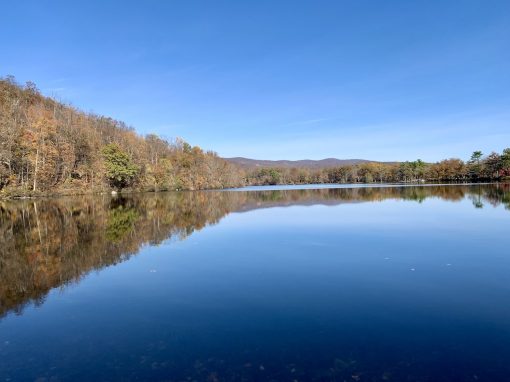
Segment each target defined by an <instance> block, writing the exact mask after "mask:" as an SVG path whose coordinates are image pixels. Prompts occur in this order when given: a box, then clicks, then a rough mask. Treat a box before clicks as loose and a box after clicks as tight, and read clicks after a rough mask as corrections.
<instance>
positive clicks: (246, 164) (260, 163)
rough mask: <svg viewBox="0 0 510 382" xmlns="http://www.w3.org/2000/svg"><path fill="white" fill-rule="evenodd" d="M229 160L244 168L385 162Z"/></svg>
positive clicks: (330, 165)
mask: <svg viewBox="0 0 510 382" xmlns="http://www.w3.org/2000/svg"><path fill="white" fill-rule="evenodd" d="M223 159H225V160H226V161H227V162H230V163H233V164H235V165H238V166H240V167H243V168H257V167H279V168H292V167H300V168H310V169H317V168H330V167H340V166H349V165H356V164H360V163H370V162H376V163H383V162H377V161H371V160H366V159H337V158H326V159H320V160H312V159H302V160H263V159H250V158H243V157H234V158H223Z"/></svg>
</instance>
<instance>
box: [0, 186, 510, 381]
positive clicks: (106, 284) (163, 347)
mask: <svg viewBox="0 0 510 382" xmlns="http://www.w3.org/2000/svg"><path fill="white" fill-rule="evenodd" d="M509 207H510V188H509V187H508V185H492V186H488V185H483V186H433V187H387V188H358V189H348V188H347V189H346V188H343V189H321V190H284V191H260V192H257V191H250V192H239V191H236V192H216V191H214V192H194V193H162V194H156V195H153V194H148V195H138V196H132V197H129V198H125V199H122V198H120V199H116V200H111V199H110V198H100V197H90V198H88V197H87V198H67V199H58V200H44V201H42V200H38V201H35V202H34V201H24V202H10V203H1V204H0V241H1V244H2V245H1V246H0V248H1V249H0V276H1V278H0V298H1V300H0V301H1V305H0V308H1V311H0V312H1V314H2V315H3V318H1V320H0V357H1V360H2V361H1V362H0V376H1V378H3V379H0V380H9V379H10V380H12V381H17V380H36V379H38V378H39V381H44V380H47V381H54V380H55V381H58V380H63V381H68V380H73V381H76V380H84V381H86V380H149V379H152V380H166V381H184V380H197V381H220V380H245V381H267V380H275V381H293V380H298V381H301V380H302V381H305V380H316V381H343V380H347V381H358V380H359V381H379V380H381V381H385V380H388V381H404V380H412V381H495V380H500V381H502V380H505V378H507V377H508V375H510V374H509V372H510V366H508V358H509V356H510V304H509V296H510V283H509V282H508V273H509V270H510V257H509V256H508V244H507V242H508V232H509V228H510V210H509Z"/></svg>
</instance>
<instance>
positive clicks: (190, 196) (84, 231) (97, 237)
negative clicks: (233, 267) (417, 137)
mask: <svg viewBox="0 0 510 382" xmlns="http://www.w3.org/2000/svg"><path fill="white" fill-rule="evenodd" d="M427 198H440V199H442V200H446V201H460V200H463V199H466V198H468V199H470V200H472V203H473V206H474V207H476V208H483V207H484V206H485V205H487V204H490V205H493V206H498V205H500V204H503V205H504V207H505V208H507V209H510V185H479V186H430V187H429V186H428V187H383V188H352V189H349V188H342V189H318V190H286V191H251V192H221V191H220V192H217V191H214V192H205V191H204V192H184V193H160V194H143V195H133V196H129V197H122V198H115V199H111V198H110V197H76V198H61V199H50V200H30V201H19V202H0V317H1V316H4V315H5V314H7V313H8V312H11V311H13V312H16V313H18V314H20V313H21V312H22V311H23V308H24V307H25V306H26V305H27V304H31V303H33V304H35V305H39V304H42V303H43V302H44V299H45V296H46V295H47V294H48V292H49V291H50V290H51V289H53V288H56V287H61V286H65V285H67V284H69V283H73V282H78V281H79V280H80V278H81V277H83V276H84V275H86V274H87V273H89V272H90V271H93V270H100V269H102V268H104V267H107V266H110V265H114V264H117V263H119V262H122V261H125V260H127V259H129V257H130V256H132V255H134V254H136V253H137V252H138V251H139V249H140V247H141V246H143V245H145V244H150V245H157V244H159V243H161V242H162V241H164V240H167V239H169V238H178V239H181V240H182V239H185V238H186V237H188V236H189V235H191V234H192V233H193V232H194V231H196V230H201V229H202V228H204V227H205V226H207V225H211V224H215V223H217V222H219V221H220V220H221V219H222V218H223V217H224V216H226V215H227V214H229V213H231V212H243V211H249V210H253V209H258V208H271V207H277V206H292V205H313V204H325V205H337V204H342V203H360V202H377V201H384V200H387V199H396V200H408V201H416V202H422V201H423V200H425V199H427Z"/></svg>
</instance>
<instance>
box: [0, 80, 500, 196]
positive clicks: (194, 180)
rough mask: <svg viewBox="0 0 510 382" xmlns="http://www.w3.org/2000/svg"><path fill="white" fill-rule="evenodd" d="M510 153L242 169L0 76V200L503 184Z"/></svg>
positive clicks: (195, 147)
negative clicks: (315, 186) (257, 188)
mask: <svg viewBox="0 0 510 382" xmlns="http://www.w3.org/2000/svg"><path fill="white" fill-rule="evenodd" d="M509 176H510V148H508V149H505V150H503V152H502V153H496V152H492V153H490V154H488V155H484V154H483V153H482V152H481V151H475V152H473V153H472V155H471V157H470V158H469V160H467V161H463V160H461V159H459V158H451V159H445V160H442V161H439V162H437V163H426V162H424V161H422V160H420V159H418V160H415V161H412V162H409V161H407V162H400V163H398V162H393V163H381V162H363V163H358V164H352V165H344V166H336V167H328V168H314V169H310V168H297V167H296V168H288V167H287V168H274V167H271V168H266V167H255V168H243V167H240V166H238V165H236V164H235V163H230V162H228V161H227V160H225V159H223V158H220V157H219V156H218V155H217V154H216V153H215V152H212V151H203V150H202V149H201V148H200V147H197V146H191V145H190V144H189V143H187V142H185V141H184V140H182V139H180V138H176V139H174V140H166V139H164V138H162V137H160V136H158V135H155V134H149V135H146V136H141V135H139V134H137V133H136V132H135V130H134V129H133V128H132V127H130V126H128V125H126V124H125V123H124V122H121V121H117V120H115V119H112V118H108V117H104V116H100V115H96V114H93V113H85V112H83V111H81V110H79V109H77V108H75V107H73V106H70V105H66V104H63V103H62V102H58V101H56V100H54V99H52V98H49V97H45V96H43V95H42V94H41V93H40V92H39V90H38V89H37V87H36V86H35V84H34V83H32V82H28V83H27V84H25V85H23V86H22V85H20V84H18V83H17V82H16V81H15V79H14V77H9V76H8V77H5V78H0V197H9V196H30V195H42V194H79V193H91V192H107V191H109V190H112V189H113V190H121V189H129V190H136V191H160V190H201V189H219V188H229V187H238V186H245V185H272V184H310V183H373V182H425V181H427V182H444V181H448V182H471V181H493V180H503V179H508V177H509Z"/></svg>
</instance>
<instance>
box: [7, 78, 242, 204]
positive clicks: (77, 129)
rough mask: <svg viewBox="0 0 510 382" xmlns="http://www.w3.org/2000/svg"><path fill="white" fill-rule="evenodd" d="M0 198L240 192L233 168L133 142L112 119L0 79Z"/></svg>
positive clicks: (152, 142)
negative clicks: (133, 191) (119, 192)
mask: <svg viewBox="0 0 510 382" xmlns="http://www.w3.org/2000/svg"><path fill="white" fill-rule="evenodd" d="M0 138H1V139H0V190H2V192H3V193H5V194H9V193H11V194H23V195H27V194H28V195H30V194H38V193H50V192H54V193H79V192H91V191H96V192H99V191H106V190H109V189H110V188H114V189H122V188H131V189H136V190H170V189H172V190H175V189H188V190H197V189H206V188H225V187H233V186H239V185H241V184H242V182H243V180H242V176H241V174H240V172H239V171H238V170H237V168H236V167H235V166H233V165H232V164H230V163H228V162H226V161H225V160H223V159H222V158H219V157H218V155H217V154H216V153H214V152H211V151H208V152H204V151H203V150H202V149H201V148H200V147H196V146H195V147H192V146H191V145H190V144H188V143H187V142H185V141H183V140H182V139H175V140H173V141H167V140H165V139H163V138H161V137H159V136H157V135H152V134H150V135H147V136H140V135H139V134H137V133H136V132H135V131H134V129H133V128H131V127H129V126H127V125H126V124H125V123H123V122H120V121H116V120H114V119H111V118H108V117H103V116H99V115H95V114H92V113H85V112H83V111H80V110H78V109H76V108H74V107H72V106H69V105H65V104H63V103H61V102H57V101H56V100H54V99H52V98H48V97H44V96H43V95H41V93H40V92H39V91H38V89H37V87H36V86H35V85H34V84H33V83H30V82H29V83H27V84H26V85H25V86H21V85H19V84H17V83H16V81H15V80H14V78H13V77H6V78H3V79H0Z"/></svg>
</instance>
